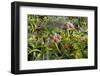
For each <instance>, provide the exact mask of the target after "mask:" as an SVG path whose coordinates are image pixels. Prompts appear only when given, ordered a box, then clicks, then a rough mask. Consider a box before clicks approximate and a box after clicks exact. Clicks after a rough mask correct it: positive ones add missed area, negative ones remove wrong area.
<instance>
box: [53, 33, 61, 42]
mask: <svg viewBox="0 0 100 76" xmlns="http://www.w3.org/2000/svg"><path fill="white" fill-rule="evenodd" d="M51 40H52V41H53V42H60V41H61V36H60V35H59V34H57V33H55V34H54V35H52V36H51Z"/></svg>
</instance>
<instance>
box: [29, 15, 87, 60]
mask: <svg viewBox="0 0 100 76" xmlns="http://www.w3.org/2000/svg"><path fill="white" fill-rule="evenodd" d="M87 20H88V19H87V17H74V16H66V17H65V16H39V15H28V60H29V61H31V60H54V59H81V58H88V31H87V28H88V27H87V24H88V23H87V22H88V21H87ZM67 22H70V24H73V26H74V28H68V27H67V29H65V27H64V25H65V24H66V23H67Z"/></svg>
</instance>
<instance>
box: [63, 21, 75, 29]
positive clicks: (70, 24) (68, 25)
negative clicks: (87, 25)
mask: <svg viewBox="0 0 100 76" xmlns="http://www.w3.org/2000/svg"><path fill="white" fill-rule="evenodd" d="M64 28H65V29H69V28H72V29H74V25H73V24H72V23H71V22H67V23H66V24H64Z"/></svg>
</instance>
